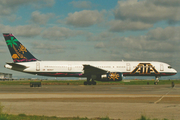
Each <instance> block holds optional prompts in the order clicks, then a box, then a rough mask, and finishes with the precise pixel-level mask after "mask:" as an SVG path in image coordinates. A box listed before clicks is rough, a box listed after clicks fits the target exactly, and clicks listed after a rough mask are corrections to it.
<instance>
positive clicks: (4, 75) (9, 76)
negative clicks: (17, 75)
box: [0, 73, 12, 80]
mask: <svg viewBox="0 0 180 120" xmlns="http://www.w3.org/2000/svg"><path fill="white" fill-rule="evenodd" d="M2 79H3V80H4V79H12V74H9V73H0V80H2Z"/></svg>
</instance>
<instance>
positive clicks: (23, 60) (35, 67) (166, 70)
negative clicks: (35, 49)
mask: <svg viewBox="0 0 180 120" xmlns="http://www.w3.org/2000/svg"><path fill="white" fill-rule="evenodd" d="M3 36H4V38H5V41H6V43H7V46H8V48H9V51H10V53H11V57H12V59H13V62H12V63H6V65H5V66H4V67H5V68H8V69H12V70H15V71H20V72H25V73H30V74H35V75H42V76H54V77H86V78H87V81H85V82H84V85H91V84H93V85H96V82H95V81H107V82H108V81H121V80H122V79H123V76H155V78H156V81H155V83H157V82H158V78H159V77H160V76H170V75H175V74H176V73H177V71H176V70H175V69H173V68H172V67H171V66H170V65H168V64H167V63H164V62H155V61H41V60H39V59H37V58H36V57H34V56H33V55H32V54H31V53H30V52H29V51H28V50H27V49H26V47H25V46H24V45H22V44H21V43H20V42H19V41H18V40H17V39H16V38H15V37H14V36H13V35H12V34H10V33H3Z"/></svg>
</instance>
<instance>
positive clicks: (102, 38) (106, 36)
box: [87, 32, 117, 41]
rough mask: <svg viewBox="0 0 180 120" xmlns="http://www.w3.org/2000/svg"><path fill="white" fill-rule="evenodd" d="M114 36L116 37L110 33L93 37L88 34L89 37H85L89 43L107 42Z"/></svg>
mask: <svg viewBox="0 0 180 120" xmlns="http://www.w3.org/2000/svg"><path fill="white" fill-rule="evenodd" d="M115 36H117V35H116V34H114V33H112V32H102V33H100V34H98V35H96V36H93V34H89V36H87V40H89V41H108V40H110V39H111V38H112V37H115Z"/></svg>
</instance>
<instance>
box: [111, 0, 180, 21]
mask: <svg viewBox="0 0 180 120" xmlns="http://www.w3.org/2000/svg"><path fill="white" fill-rule="evenodd" d="M179 4H180V3H179V1H178V0H172V1H167V0H158V1H157V0H150V1H149V0H145V1H139V2H138V1H137V0H128V1H118V5H117V7H116V8H115V10H114V16H115V19H118V20H131V21H141V22H144V23H151V24H152V23H156V22H158V21H163V20H166V21H171V22H172V21H174V22H177V21H180V14H179V12H180V7H179V6H178V5H179Z"/></svg>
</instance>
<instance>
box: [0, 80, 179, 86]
mask: <svg viewBox="0 0 180 120" xmlns="http://www.w3.org/2000/svg"><path fill="white" fill-rule="evenodd" d="M30 82H41V84H42V85H83V84H84V81H83V80H62V81H61V80H13V81H12V80H11V81H0V85H29V84H30ZM96 82H97V85H147V84H148V83H149V85H154V81H153V80H132V81H130V80H127V81H126V80H125V81H117V82H116V81H112V82H100V81H96ZM172 82H174V84H180V80H160V81H159V83H158V85H167V84H172Z"/></svg>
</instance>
